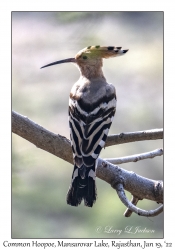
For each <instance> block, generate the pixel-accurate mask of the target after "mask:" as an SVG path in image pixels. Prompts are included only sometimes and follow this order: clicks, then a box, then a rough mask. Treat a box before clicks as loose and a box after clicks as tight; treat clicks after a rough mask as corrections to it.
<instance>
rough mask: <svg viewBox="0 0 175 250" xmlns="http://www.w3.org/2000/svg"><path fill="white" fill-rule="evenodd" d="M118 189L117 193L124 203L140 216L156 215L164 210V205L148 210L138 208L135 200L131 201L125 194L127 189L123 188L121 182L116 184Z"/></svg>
mask: <svg viewBox="0 0 175 250" xmlns="http://www.w3.org/2000/svg"><path fill="white" fill-rule="evenodd" d="M116 191H117V194H118V196H119V198H120V200H121V201H122V203H123V204H124V205H125V206H126V207H127V208H128V209H129V210H130V211H132V212H134V213H136V214H138V215H140V216H146V217H153V216H156V215H158V214H160V213H161V212H162V211H163V205H161V206H160V207H158V208H156V209H154V210H149V211H146V210H143V209H141V208H137V207H136V206H135V205H134V204H133V202H130V201H129V200H128V199H127V197H126V195H125V191H124V188H123V185H122V184H121V183H119V184H117V186H116Z"/></svg>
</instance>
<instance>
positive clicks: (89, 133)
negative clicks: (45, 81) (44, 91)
mask: <svg viewBox="0 0 175 250" xmlns="http://www.w3.org/2000/svg"><path fill="white" fill-rule="evenodd" d="M127 51H128V50H121V47H114V46H108V47H101V46H89V47H86V48H84V49H82V50H81V51H79V52H78V53H77V54H76V56H75V57H74V58H68V59H65V60H61V61H56V62H53V63H50V64H47V65H45V66H43V67H42V68H45V67H48V66H52V65H56V64H61V63H68V62H72V63H74V64H76V65H77V66H78V69H79V71H80V78H79V80H78V81H77V82H76V83H75V84H74V85H73V87H72V89H71V92H70V97H69V127H70V139H71V147H72V152H73V159H74V169H73V174H72V181H71V185H70V187H69V190H68V193H67V204H69V205H71V206H78V205H79V204H80V203H81V202H82V200H84V204H85V206H88V207H92V206H93V204H94V203H95V201H96V198H97V189H96V184H95V178H96V167H97V162H98V156H99V154H100V152H101V150H102V148H103V147H104V146H105V141H106V138H107V135H108V131H109V128H110V126H111V124H112V121H113V117H114V114H115V110H116V101H117V99H116V91H115V87H114V86H113V85H112V84H109V83H107V82H106V79H105V77H104V75H103V72H102V66H103V61H102V60H103V58H110V57H116V56H121V55H124V54H125V53H126V52H127Z"/></svg>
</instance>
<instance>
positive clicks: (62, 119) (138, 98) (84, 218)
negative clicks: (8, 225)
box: [12, 12, 163, 238]
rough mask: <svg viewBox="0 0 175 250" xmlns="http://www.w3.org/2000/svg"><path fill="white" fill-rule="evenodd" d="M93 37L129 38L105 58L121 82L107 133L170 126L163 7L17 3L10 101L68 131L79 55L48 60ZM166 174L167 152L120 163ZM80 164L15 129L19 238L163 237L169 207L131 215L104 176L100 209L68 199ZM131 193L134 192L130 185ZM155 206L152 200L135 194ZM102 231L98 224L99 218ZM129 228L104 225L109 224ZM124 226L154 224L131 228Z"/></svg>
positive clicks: (107, 41) (131, 149) (125, 150)
mask: <svg viewBox="0 0 175 250" xmlns="http://www.w3.org/2000/svg"><path fill="white" fill-rule="evenodd" d="M89 45H101V46H109V45H111V46H113V45H114V46H122V47H123V49H129V52H128V53H127V54H126V55H124V56H123V57H119V58H112V59H108V60H104V64H103V71H104V75H105V77H106V79H107V80H108V82H109V83H113V84H114V85H115V87H116V91H117V97H118V102H117V112H116V116H115V119H114V122H113V125H112V127H111V130H110V134H115V133H120V132H133V131H140V130H147V129H154V128H162V127H163V12H12V109H13V110H14V111H16V112H18V113H20V114H22V115H25V116H27V117H28V118H29V119H31V120H33V121H34V122H36V123H38V124H40V125H41V126H43V127H44V128H46V129H48V130H50V131H52V132H54V133H57V134H61V135H63V136H66V137H67V138H69V127H68V118H67V110H68V98H69V92H70V89H71V87H72V85H73V84H74V83H75V82H76V81H77V80H78V78H79V71H78V70H77V68H76V67H75V66H74V65H73V64H62V65H57V66H53V67H49V68H46V69H42V70H41V69H40V67H41V66H43V65H45V64H47V63H50V62H53V61H56V60H61V59H65V58H68V57H73V56H75V54H76V53H77V52H78V51H79V50H81V49H83V48H84V47H87V46H89ZM162 146H163V142H162V140H157V141H143V142H134V143H129V144H123V145H118V146H113V147H108V148H106V149H105V150H103V151H102V153H101V157H102V158H103V157H104V158H107V157H110V158H111V157H121V156H127V155H132V154H138V153H143V152H147V151H151V150H154V149H156V148H160V147H162ZM120 166H121V167H122V168H125V169H128V170H131V171H134V172H136V173H137V174H140V175H143V176H145V177H147V178H151V179H155V180H161V179H163V157H156V158H154V159H148V160H144V161H139V162H137V163H128V164H122V165H120ZM72 169H73V166H72V165H71V164H69V163H67V162H64V161H63V160H61V159H59V158H57V157H55V156H53V155H51V154H49V153H47V152H45V151H42V150H40V149H38V148H37V147H36V146H34V145H33V144H31V143H29V142H28V141H26V140H24V139H22V138H20V137H19V136H17V135H15V134H13V135H12V238H162V237H163V214H160V215H158V216H157V217H153V218H145V217H139V216H137V215H135V214H133V215H132V216H131V217H130V218H125V217H124V216H123V213H124V211H125V207H124V205H123V204H122V203H121V202H120V200H119V198H118V196H117V194H116V192H115V191H114V190H113V189H112V188H111V187H110V186H109V185H108V184H107V183H105V182H104V181H102V180H100V179H98V178H97V189H98V199H97V202H96V204H95V205H94V207H93V208H87V207H85V206H84V205H83V204H82V205H81V206H79V207H76V208H75V207H71V206H69V205H67V204H66V194H67V190H68V187H69V185H70V181H71V175H72ZM127 196H128V198H130V197H131V195H130V194H129V193H127ZM138 206H139V207H140V208H143V209H147V210H149V209H154V208H156V207H157V206H158V204H155V203H154V202H151V201H148V200H144V201H140V202H139V203H138ZM99 226H100V227H101V228H102V230H101V232H97V227H99ZM108 226H109V227H112V229H113V230H117V229H118V230H122V233H121V235H118V234H117V233H115V232H114V233H105V227H108ZM127 226H130V227H133V230H134V228H135V227H141V228H142V229H145V228H146V229H147V230H154V231H155V232H154V233H135V234H134V233H133V234H128V233H125V232H124V230H125V228H126V227H127Z"/></svg>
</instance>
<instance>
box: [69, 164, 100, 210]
mask: <svg viewBox="0 0 175 250" xmlns="http://www.w3.org/2000/svg"><path fill="white" fill-rule="evenodd" d="M95 165H96V164H95V163H94V165H93V166H91V167H86V166H85V165H82V166H81V167H80V168H78V167H77V166H76V165H74V170H73V174H72V183H71V185H70V187H69V190H68V193H67V204H69V205H71V206H78V205H79V204H80V203H81V201H82V200H83V199H84V205H85V206H88V207H92V206H93V204H94V203H95V201H96V198H97V190H96V184H95V177H96V174H95V167H96V166H95Z"/></svg>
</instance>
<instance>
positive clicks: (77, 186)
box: [67, 98, 116, 207]
mask: <svg viewBox="0 0 175 250" xmlns="http://www.w3.org/2000/svg"><path fill="white" fill-rule="evenodd" d="M115 109H116V98H113V99H111V100H109V101H108V102H103V103H102V104H101V105H98V107H96V108H95V109H93V111H91V112H89V113H88V112H87V111H84V110H83V109H82V107H81V106H80V105H79V103H78V102H77V101H76V100H73V99H70V103H69V125H70V137H71V144H72V151H73V158H74V162H75V165H74V171H73V174H72V183H71V186H70V188H69V191H68V195H67V202H68V204H71V205H73V206H77V205H78V204H80V203H81V201H82V199H84V202H85V205H86V206H90V207H92V205H93V203H94V202H95V200H96V185H95V177H96V174H95V172H96V164H97V158H98V156H99V154H100V151H101V149H102V148H103V147H104V145H105V141H106V138H107V135H108V131H109V128H110V126H111V124H112V121H113V117H114V114H115Z"/></svg>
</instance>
